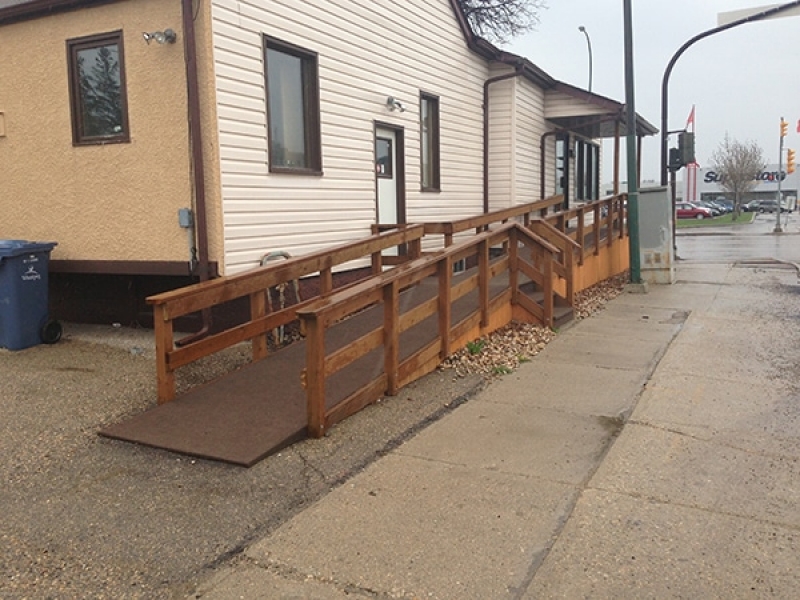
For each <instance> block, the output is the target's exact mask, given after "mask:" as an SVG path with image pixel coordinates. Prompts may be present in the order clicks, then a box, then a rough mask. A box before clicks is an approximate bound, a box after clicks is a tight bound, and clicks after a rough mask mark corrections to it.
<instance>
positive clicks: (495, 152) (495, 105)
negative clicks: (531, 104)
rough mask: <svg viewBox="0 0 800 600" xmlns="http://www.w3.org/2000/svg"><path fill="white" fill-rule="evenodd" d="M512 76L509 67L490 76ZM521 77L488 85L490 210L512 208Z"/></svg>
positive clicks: (498, 67) (496, 68)
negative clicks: (516, 101) (516, 96)
mask: <svg viewBox="0 0 800 600" xmlns="http://www.w3.org/2000/svg"><path fill="white" fill-rule="evenodd" d="M510 72H511V68H510V67H508V66H507V65H494V66H493V68H492V70H491V73H490V76H491V77H498V76H501V75H505V74H507V73H510ZM517 79H518V77H513V78H511V79H503V80H500V81H497V82H494V83H492V84H490V85H489V210H490V211H494V210H501V209H503V208H508V207H509V206H511V203H512V198H513V197H514V166H515V163H514V161H513V160H512V156H513V149H514V137H515V131H514V127H515V107H514V94H515V92H514V90H515V88H516V83H517Z"/></svg>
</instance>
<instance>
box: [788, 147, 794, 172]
mask: <svg viewBox="0 0 800 600" xmlns="http://www.w3.org/2000/svg"><path fill="white" fill-rule="evenodd" d="M786 172H787V173H794V150H792V149H791V148H788V149H787V150H786Z"/></svg>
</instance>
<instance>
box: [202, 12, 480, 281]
mask: <svg viewBox="0 0 800 600" xmlns="http://www.w3.org/2000/svg"><path fill="white" fill-rule="evenodd" d="M212 17H213V25H212V27H213V40H214V61H215V65H214V69H215V77H216V89H217V94H218V102H219V106H218V126H219V142H220V148H219V152H220V168H221V182H222V211H223V226H224V244H225V267H224V272H225V273H226V274H231V273H235V272H238V271H241V270H244V269H247V268H250V267H253V266H256V265H257V264H258V261H259V259H260V258H261V256H262V255H263V254H265V253H267V252H269V251H272V250H286V251H288V252H290V253H291V254H292V255H295V256H296V255H302V254H306V253H309V252H313V251H316V250H320V249H323V248H325V247H329V246H331V245H333V244H338V243H343V242H348V241H352V240H355V239H358V238H361V237H364V236H366V235H368V234H369V232H370V226H371V225H372V224H373V223H374V222H375V205H376V204H375V202H376V198H375V176H374V162H373V160H374V157H373V138H374V123H375V122H376V121H377V122H384V123H388V124H392V125H396V126H401V127H403V128H404V136H405V139H404V145H405V157H404V158H405V182H406V212H407V220H408V221H409V222H422V221H431V220H445V219H453V218H458V217H464V216H468V215H473V214H477V213H480V212H481V210H482V199H483V196H482V190H483V188H482V179H483V175H482V118H483V117H482V90H483V88H482V86H483V82H484V80H485V79H486V78H487V77H488V67H487V65H486V61H485V60H483V59H481V58H480V57H478V56H477V55H475V54H474V53H473V52H471V51H470V50H469V49H468V48H467V45H466V42H465V40H464V36H463V33H462V32H461V29H460V27H459V25H458V23H457V21H456V17H455V15H454V14H453V9H452V7H451V6H450V3H449V2H448V0H408V1H406V2H402V3H392V2H383V1H380V2H372V1H366V0H360V1H357V0H305V1H304V2H296V1H294V0H260V1H259V0H250V1H236V0H213V2H212ZM262 34H263V35H267V36H269V37H270V38H272V39H275V40H280V41H282V42H286V43H289V44H293V45H295V46H297V47H300V48H303V49H305V50H308V51H309V52H313V53H316V54H317V56H318V68H319V93H320V130H321V138H322V172H323V174H322V175H299V174H285V173H274V174H270V173H269V172H268V168H267V165H268V154H267V153H268V148H267V122H266V119H267V114H266V99H265V97H264V94H265V88H264V86H265V80H264V65H263V55H262V52H263V46H262ZM421 90H422V91H425V92H427V93H430V94H433V95H436V96H438V97H439V103H440V105H439V112H440V124H441V138H440V143H441V146H440V147H441V192H439V193H435V194H431V193H425V194H423V193H421V192H420V190H419V181H420V155H419V152H420V150H419V149H420V139H419V137H420V129H419V102H418V98H419V94H420V91H421ZM387 96H394V97H395V98H397V99H398V100H399V101H400V102H402V103H403V105H404V106H405V108H406V111H405V112H399V111H394V112H390V111H388V110H387V108H386V98H387Z"/></svg>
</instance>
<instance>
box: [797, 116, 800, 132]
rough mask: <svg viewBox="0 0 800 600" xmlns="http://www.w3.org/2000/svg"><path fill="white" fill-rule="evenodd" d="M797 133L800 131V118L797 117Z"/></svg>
mask: <svg viewBox="0 0 800 600" xmlns="http://www.w3.org/2000/svg"><path fill="white" fill-rule="evenodd" d="M797 133H800V119H797Z"/></svg>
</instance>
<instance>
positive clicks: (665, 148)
mask: <svg viewBox="0 0 800 600" xmlns="http://www.w3.org/2000/svg"><path fill="white" fill-rule="evenodd" d="M797 6H800V0H795V1H794V2H787V3H786V4H781V5H780V6H775V7H771V8H768V9H766V10H764V11H762V12H759V13H756V14H754V15H750V16H748V17H745V18H743V19H739V20H738V21H733V22H732V23H727V24H726V25H722V26H720V27H714V28H713V29H709V30H707V31H704V32H703V33H701V34H699V35H696V36H694V37H693V38H692V39H690V40H689V41H687V42H686V43H685V44H684V45H683V46H681V47H680V48H678V51H677V52H675V54H673V55H672V58H671V59H670V61H669V63H668V64H667V68H666V69H665V70H664V77H663V79H662V80H661V185H667V171H668V163H669V160H668V156H669V140H668V139H667V136H668V134H667V129H668V126H667V115H668V108H667V101H668V94H667V90H668V88H669V76H670V74H671V73H672V68H673V67H674V66H675V63H676V62H677V60H678V59H679V58H680V56H681V54H683V53H684V52H686V50H687V49H688V48H689V47H690V46H691V45H692V44H694V43H695V42H699V41H700V40H702V39H703V38H706V37H708V36H710V35H713V34H715V33H719V32H721V31H725V30H727V29H731V28H732V27H736V26H738V25H744V24H745V23H752V22H754V21H761V20H763V19H766V18H769V17H773V16H775V15H777V14H778V13H781V12H783V11H785V10H787V9H790V8H794V7H797Z"/></svg>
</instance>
